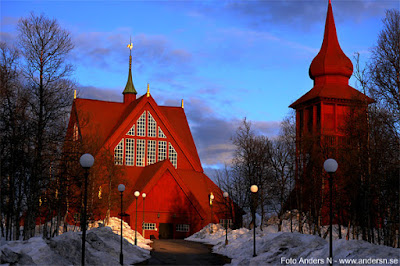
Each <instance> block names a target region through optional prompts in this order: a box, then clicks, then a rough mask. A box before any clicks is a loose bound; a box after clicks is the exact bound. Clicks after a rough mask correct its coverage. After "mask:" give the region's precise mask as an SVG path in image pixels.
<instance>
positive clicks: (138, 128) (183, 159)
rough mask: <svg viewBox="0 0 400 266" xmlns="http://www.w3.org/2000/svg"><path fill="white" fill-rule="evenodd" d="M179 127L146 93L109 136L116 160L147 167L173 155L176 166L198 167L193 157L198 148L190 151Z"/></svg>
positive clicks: (116, 161) (126, 164)
mask: <svg viewBox="0 0 400 266" xmlns="http://www.w3.org/2000/svg"><path fill="white" fill-rule="evenodd" d="M171 108H173V107H171ZM182 112H183V111H182ZM186 123H187V122H186ZM175 131H176V129H175V128H173V127H172V126H171V125H170V124H169V122H168V120H167V119H166V118H165V116H163V114H162V111H160V110H159V108H158V105H157V104H156V103H155V102H154V100H153V99H152V98H151V97H142V99H141V103H138V104H137V105H136V108H134V109H133V110H131V112H130V113H129V114H127V115H126V118H125V119H124V120H123V121H121V123H120V125H119V126H118V127H117V128H116V130H115V131H114V134H113V135H112V136H110V138H109V143H110V144H109V147H110V148H112V149H114V161H115V163H116V164H117V165H125V166H137V167H145V166H147V165H151V164H153V163H156V162H159V161H163V160H166V159H169V160H170V162H171V163H172V165H173V166H174V167H175V168H178V167H179V168H185V169H193V168H195V167H194V166H193V163H192V162H191V161H190V160H191V158H190V157H192V156H195V157H196V156H197V157H198V155H197V152H196V154H188V152H187V151H185V147H184V146H182V144H181V143H180V141H179V136H177V135H178V134H177V133H176V132H175ZM188 134H190V131H189V132H188ZM190 137H191V135H190ZM193 145H194V143H193Z"/></svg>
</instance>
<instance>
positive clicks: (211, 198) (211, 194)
mask: <svg viewBox="0 0 400 266" xmlns="http://www.w3.org/2000/svg"><path fill="white" fill-rule="evenodd" d="M209 198H210V208H211V219H210V226H211V234H212V233H213V226H212V223H213V209H212V207H213V200H214V194H213V193H212V192H211V193H210V195H209Z"/></svg>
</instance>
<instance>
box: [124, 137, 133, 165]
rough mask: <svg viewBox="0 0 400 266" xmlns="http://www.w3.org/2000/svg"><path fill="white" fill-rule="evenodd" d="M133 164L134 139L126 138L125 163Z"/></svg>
mask: <svg viewBox="0 0 400 266" xmlns="http://www.w3.org/2000/svg"><path fill="white" fill-rule="evenodd" d="M134 164H135V140H134V139H126V140H125V165H131V166H132V165H134Z"/></svg>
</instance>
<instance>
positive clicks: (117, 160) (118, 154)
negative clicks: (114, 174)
mask: <svg viewBox="0 0 400 266" xmlns="http://www.w3.org/2000/svg"><path fill="white" fill-rule="evenodd" d="M123 160H124V139H121V141H120V142H119V143H118V145H117V146H115V148H114V164H116V165H122V164H123V162H124V161H123Z"/></svg>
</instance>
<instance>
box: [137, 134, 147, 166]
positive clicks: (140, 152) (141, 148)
mask: <svg viewBox="0 0 400 266" xmlns="http://www.w3.org/2000/svg"><path fill="white" fill-rule="evenodd" d="M144 152H145V140H144V139H138V140H136V166H144Z"/></svg>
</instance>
